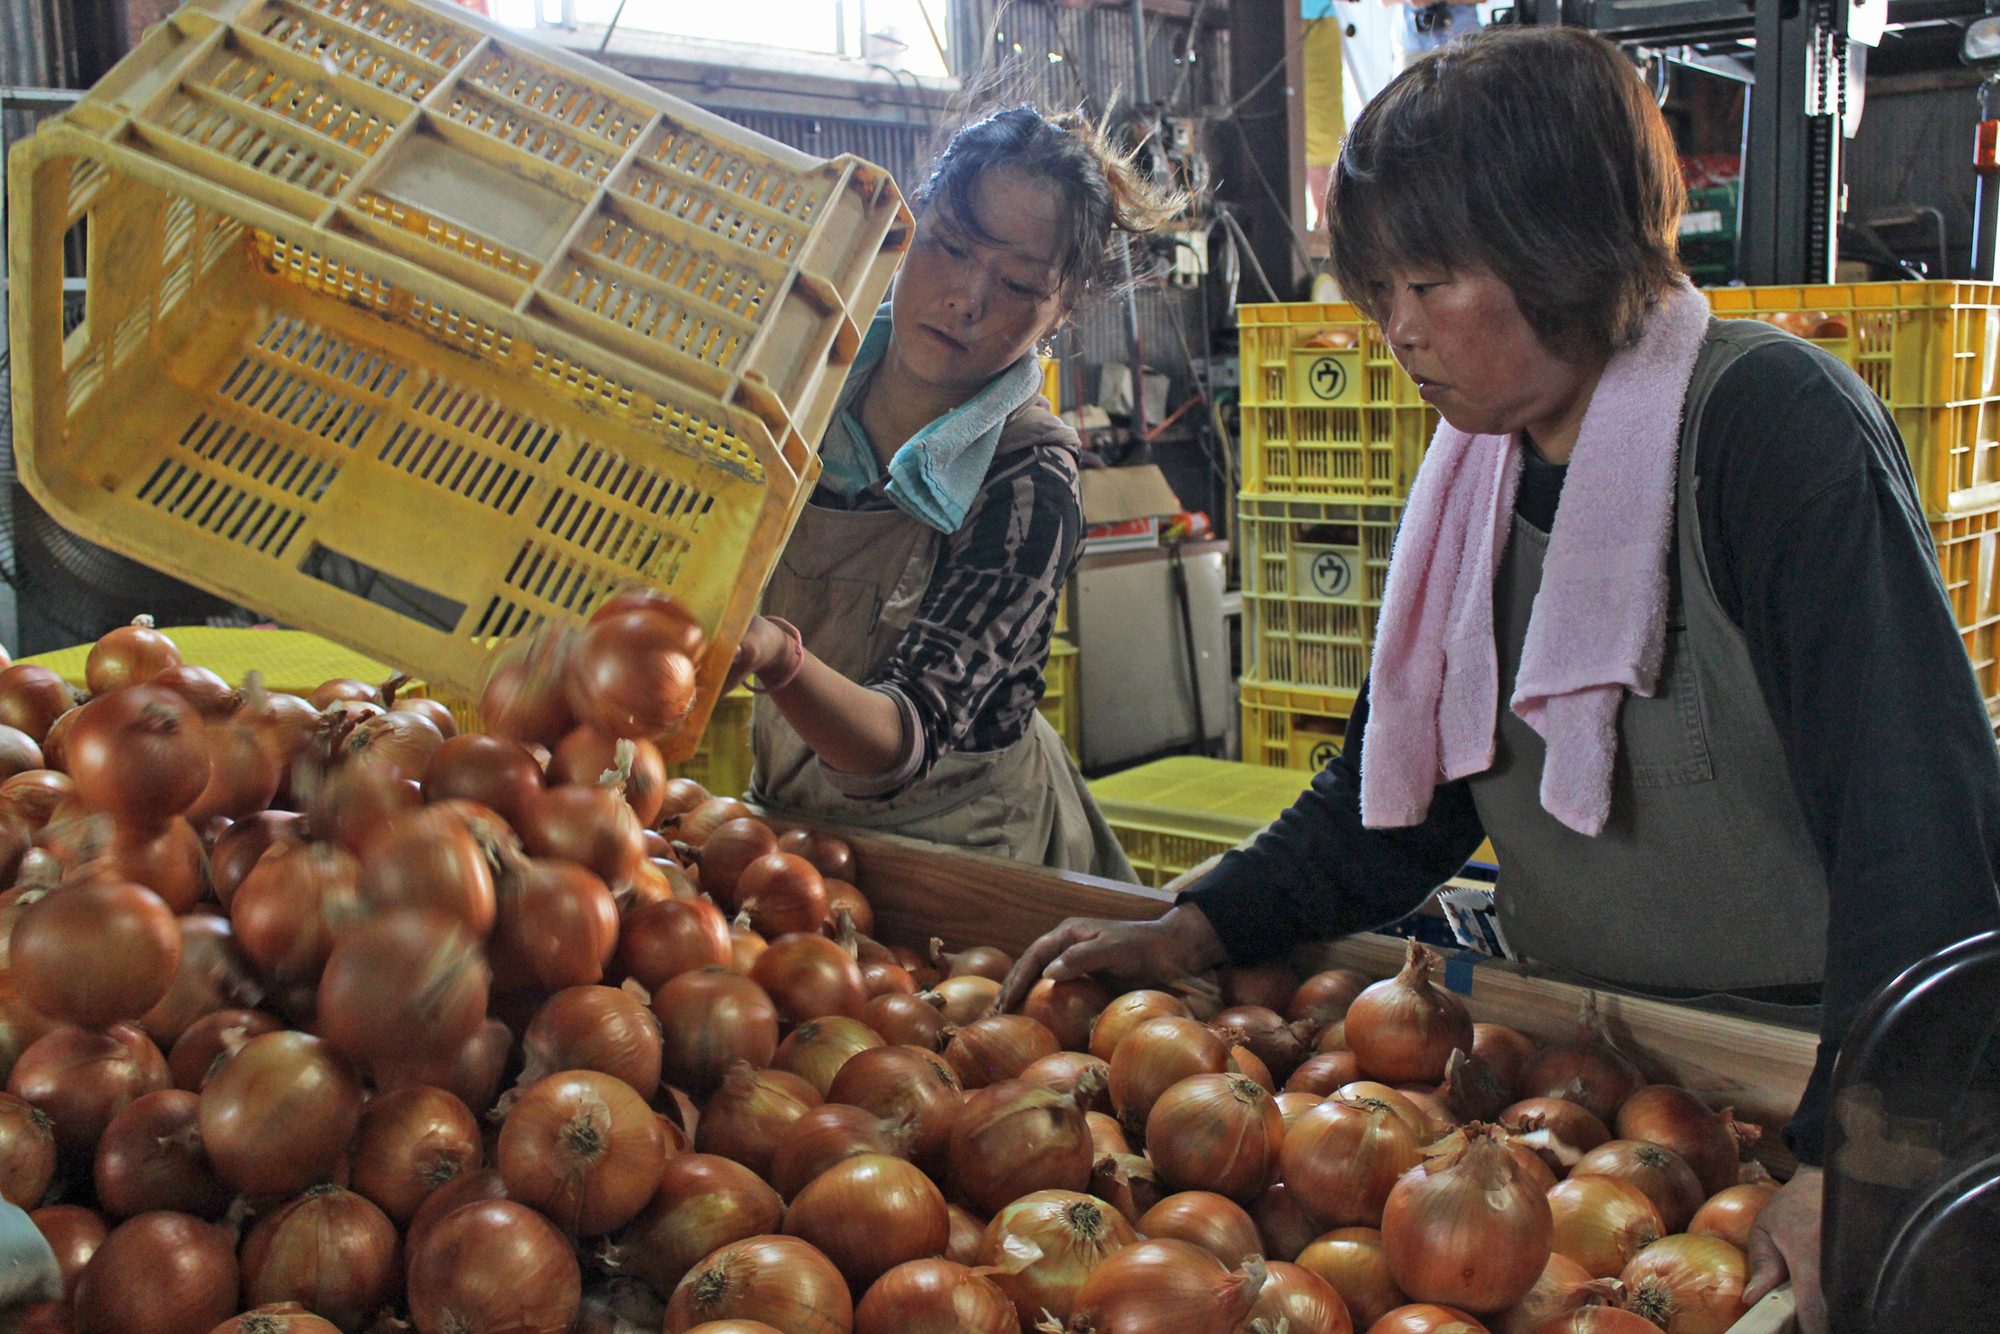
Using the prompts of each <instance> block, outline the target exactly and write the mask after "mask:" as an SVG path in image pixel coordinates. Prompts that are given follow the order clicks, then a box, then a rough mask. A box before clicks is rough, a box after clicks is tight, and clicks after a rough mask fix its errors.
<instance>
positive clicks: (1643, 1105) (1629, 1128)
mask: <svg viewBox="0 0 2000 1334" xmlns="http://www.w3.org/2000/svg"><path fill="white" fill-rule="evenodd" d="M17 929H18V928H17ZM31 999H32V998H31ZM1757 1136H1758V1130H1757V1127H1755V1126H1752V1125H1748V1124H1746V1123H1744V1122H1741V1121H1737V1120H1736V1119H1735V1118H1734V1115H1733V1113H1731V1112H1730V1111H1729V1110H1728V1109H1726V1108H1725V1109H1724V1110H1723V1111H1722V1112H1721V1113H1720V1114H1718V1113H1716V1112H1713V1111H1710V1110H1709V1108H1708V1107H1707V1106H1706V1105H1705V1104H1703V1103H1702V1102H1701V1101H1700V1100H1699V1099H1698V1098H1696V1097H1695V1096H1694V1095H1693V1094H1692V1093H1689V1092H1688V1091H1687V1090H1686V1089H1684V1088H1680V1087H1678V1086H1676V1085H1673V1084H1648V1085H1646V1086H1645V1087H1644V1088H1641V1089H1639V1090H1637V1091H1636V1092H1634V1093H1633V1094H1632V1096H1631V1097H1629V1098H1627V1099H1626V1100H1625V1103H1624V1105H1622V1106H1621V1107H1619V1109H1618V1137H1619V1138H1620V1139H1640V1140H1645V1141H1646V1142H1647V1143H1649V1144H1658V1145H1659V1146H1661V1147H1662V1148H1667V1149H1672V1150H1673V1151H1674V1152H1675V1153H1677V1154H1679V1155H1680V1156H1681V1157H1682V1158H1683V1159H1685V1160H1686V1161H1687V1165H1688V1166H1689V1167H1691V1168H1693V1169H1694V1174H1695V1177H1696V1179H1697V1180H1699V1181H1700V1182H1701V1188H1702V1191H1703V1192H1704V1193H1705V1194H1708V1195H1713V1194H1715V1193H1716V1192H1717V1191H1719V1190H1721V1189H1723V1188H1724V1187H1726V1186H1733V1185H1735V1184H1736V1164H1737V1161H1738V1159H1739V1157H1740V1150H1741V1149H1742V1147H1744V1146H1745V1145H1746V1144H1754V1143H1755V1142H1756V1140H1757ZM1587 1147H1590V1148H1595V1147H1596V1146H1595V1145H1590V1146H1587Z"/></svg>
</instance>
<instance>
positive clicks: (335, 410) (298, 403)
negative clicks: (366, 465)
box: [217, 357, 378, 449]
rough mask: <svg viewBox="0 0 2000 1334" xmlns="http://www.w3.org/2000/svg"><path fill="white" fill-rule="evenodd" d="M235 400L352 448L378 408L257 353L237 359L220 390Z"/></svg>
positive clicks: (362, 434) (293, 426) (219, 391)
mask: <svg viewBox="0 0 2000 1334" xmlns="http://www.w3.org/2000/svg"><path fill="white" fill-rule="evenodd" d="M217 392H218V393H220V394H221V395H222V396H223V397H224V398H227V399H229V400H230V401H231V402H234V403H238V404H241V405H242V406H243V407H245V408H248V409H250V410H251V411H253V412H260V413H262V414H264V415H265V416H267V417H270V418H272V419H273V420H276V421H280V422H283V423H284V424H285V425H287V426H290V427H292V428H293V429H294V430H298V431H302V432H304V433H305V434H307V435H314V436H318V437H319V438H321V439H323V440H325V441H327V442H328V443H330V444H335V445H340V446H343V447H345V448H348V449H352V448H354V447H355V446H356V445H358V444H360V443H361V438H362V437H363V436H365V435H367V434H368V428H369V427H371V426H373V425H374V424H375V418H376V416H377V415H378V413H377V411H376V409H374V408H366V407H363V406H362V405H361V404H359V403H357V402H355V401H354V400H353V399H351V398H348V397H347V396H346V395H344V394H338V393H335V392H334V391H333V390H331V389H328V388H326V387H325V386H324V385H320V384H316V383H314V382H313V381H312V380H311V379H309V378H307V377H306V376H304V375H301V374H299V373H298V372H296V371H292V370H288V369H286V368H285V367H283V366H276V365H272V364H271V363H270V362H267V361H263V360H261V359H259V358H256V357H245V358H243V359H242V360H241V361H239V362H237V363H236V369H234V370H232V371H231V372H230V373H229V376H228V378H227V379H225V380H224V381H223V382H222V385H221V387H220V389H219V390H218V391H217Z"/></svg>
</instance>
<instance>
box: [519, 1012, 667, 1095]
mask: <svg viewBox="0 0 2000 1334" xmlns="http://www.w3.org/2000/svg"><path fill="white" fill-rule="evenodd" d="M521 1047H522V1051H523V1053H524V1058H525V1061H526V1066H525V1068H524V1069H523V1070H522V1071H521V1083H520V1087H521V1088H523V1089H525V1088H527V1087H528V1086H529V1085H532V1084H535V1083H538V1082H540V1081H541V1080H543V1079H546V1078H547V1077H548V1076H550V1075H552V1074H558V1073H560V1072H562V1071H565V1070H595V1071H598V1072H600V1073H602V1074H607V1075H611V1076H613V1077H615V1078H617V1079H622V1080H624V1081H625V1082H626V1083H627V1084H629V1085H630V1086H631V1087H632V1091H633V1092H635V1093H637V1094H638V1095H639V1096H640V1097H642V1098H650V1097H652V1096H653V1094H654V1093H655V1092H656V1091H657V1090H658V1089H659V1087H660V1025H659V1021H658V1020H657V1019H655V1018H654V1017H653V1014H652V1011H650V1010H648V1009H647V1008H646V1007H645V1006H644V1005H643V1004H641V1003H640V1002H639V1000H638V998H637V997H635V996H633V995H631V994H630V993H628V992H625V991H622V990H620V989H619V988H617V987H595V986H592V987H568V988H565V989H564V990H562V991H558V992H557V993H556V994H555V995H553V996H551V997H550V998H549V999H548V1001H547V1002H546V1003H544V1004H543V1006H542V1008H541V1009H540V1010H538V1011H536V1013H535V1017H534V1019H533V1020H532V1021H531V1022H530V1023H529V1024H528V1028H527V1031H526V1032H525V1033H524V1034H522V1038H521ZM507 1105H508V1106H511V1105H512V1100H511V1098H510V1099H509V1101H508V1104H507Z"/></svg>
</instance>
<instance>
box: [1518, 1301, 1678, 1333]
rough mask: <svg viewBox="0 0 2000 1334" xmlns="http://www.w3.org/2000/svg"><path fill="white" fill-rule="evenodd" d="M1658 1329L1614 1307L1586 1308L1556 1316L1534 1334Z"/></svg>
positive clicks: (1648, 1321)
mask: <svg viewBox="0 0 2000 1334" xmlns="http://www.w3.org/2000/svg"><path fill="white" fill-rule="evenodd" d="M1659 1328H1660V1327H1659V1326H1658V1325H1656V1324H1654V1323H1653V1322H1652V1321H1650V1320H1648V1319H1646V1318H1645V1317H1644V1316H1638V1315H1633V1314H1632V1313H1631V1312H1630V1311H1624V1310H1620V1309H1619V1308H1617V1307H1615V1306H1586V1307H1584V1308H1583V1309H1582V1310H1580V1311H1572V1312H1570V1313H1569V1314H1568V1315H1562V1316H1557V1317H1556V1318H1555V1319H1554V1320H1551V1321H1549V1322H1548V1323H1547V1324H1545V1325H1543V1326H1541V1327H1540V1328H1539V1329H1537V1330H1536V1331H1535V1334H1659Z"/></svg>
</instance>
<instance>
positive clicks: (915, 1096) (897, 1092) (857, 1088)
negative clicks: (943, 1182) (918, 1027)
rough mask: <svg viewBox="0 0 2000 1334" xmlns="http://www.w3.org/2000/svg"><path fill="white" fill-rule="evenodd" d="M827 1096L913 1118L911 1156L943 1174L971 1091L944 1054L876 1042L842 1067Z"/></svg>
mask: <svg viewBox="0 0 2000 1334" xmlns="http://www.w3.org/2000/svg"><path fill="white" fill-rule="evenodd" d="M826 1100H827V1101H828V1102H830V1103H841V1104H845V1105H848V1106H852V1107H857V1108H860V1109H862V1110H863V1111H866V1112H869V1113H872V1114H873V1115H875V1116H876V1117H879V1118H880V1119H881V1120H883V1121H885V1122H888V1123H891V1124H898V1123H902V1122H908V1123H909V1125H910V1141H909V1155H910V1159H911V1161H913V1162H915V1163H916V1164H917V1165H918V1166H919V1167H921V1168H923V1169H924V1170H925V1171H927V1172H929V1173H931V1175H932V1176H933V1177H935V1178H938V1179H943V1176H944V1173H945V1171H946V1168H947V1164H948V1162H949V1157H950V1151H951V1132H952V1128H953V1127H954V1126H956V1125H957V1124H958V1118H959V1115H960V1113H961V1112H962V1111H963V1110H964V1107H965V1092H964V1089H963V1087H962V1086H961V1085H960V1084H959V1082H958V1076H957V1075H956V1074H954V1073H953V1071H952V1069H951V1067H950V1066H948V1065H946V1064H945V1063H944V1061H943V1060H941V1059H940V1058H939V1057H938V1056H936V1055H935V1054H933V1053H931V1052H929V1051H926V1050H924V1049H923V1048H920V1047H909V1046H889V1047H871V1048H869V1049H868V1050H867V1051H864V1052H860V1053H857V1054H856V1055H854V1056H853V1057H851V1058H849V1060H848V1062H847V1064H845V1065H843V1066H841V1067H840V1072H839V1073H838V1074H836V1075H835V1076H834V1077H833V1082H832V1083H831V1084H829V1085H828V1086H827V1090H826Z"/></svg>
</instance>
